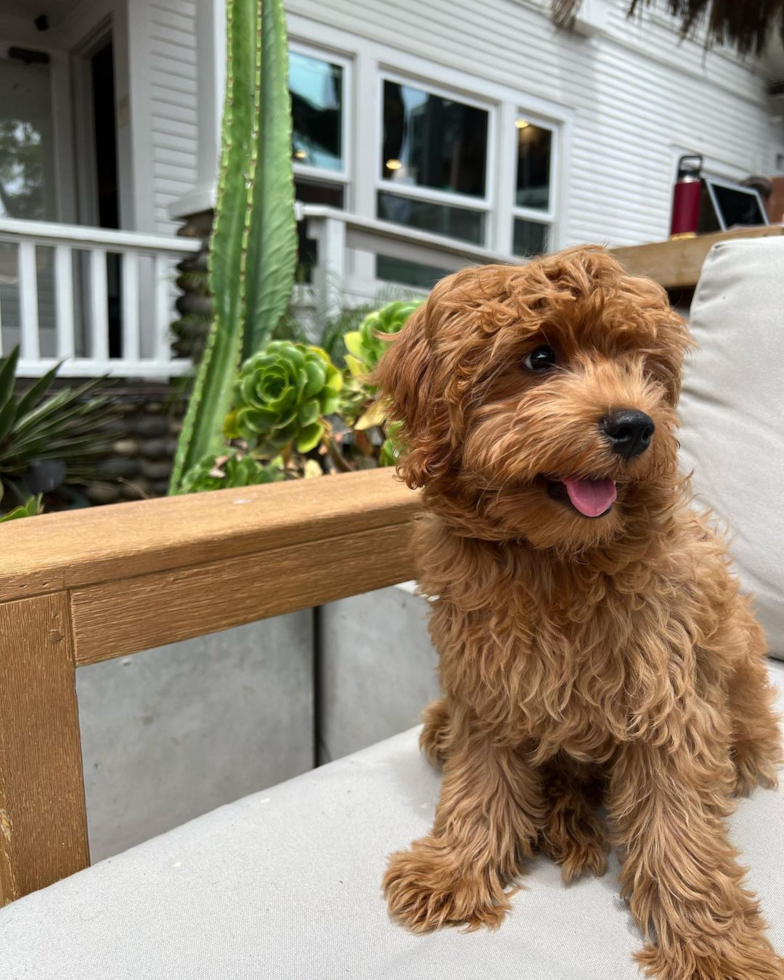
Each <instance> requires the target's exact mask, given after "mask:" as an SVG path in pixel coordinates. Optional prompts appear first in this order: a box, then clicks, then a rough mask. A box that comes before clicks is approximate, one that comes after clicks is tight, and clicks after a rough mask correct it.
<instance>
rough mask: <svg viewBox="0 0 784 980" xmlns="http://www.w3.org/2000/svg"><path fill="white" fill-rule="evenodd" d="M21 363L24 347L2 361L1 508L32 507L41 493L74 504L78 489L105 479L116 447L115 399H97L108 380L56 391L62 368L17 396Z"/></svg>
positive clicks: (52, 371)
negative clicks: (102, 468)
mask: <svg viewBox="0 0 784 980" xmlns="http://www.w3.org/2000/svg"><path fill="white" fill-rule="evenodd" d="M18 359H19V348H18V347H16V348H14V350H12V351H11V353H10V354H9V356H8V357H7V358H5V359H0V507H2V508H9V507H11V508H14V509H16V508H17V507H18V506H21V507H24V508H29V507H30V506H31V505H30V501H31V500H32V499H35V498H36V497H37V496H38V495H40V494H45V495H46V500H47V501H52V502H54V503H57V504H58V505H59V506H62V505H63V503H65V504H68V503H72V502H73V499H74V491H73V487H74V486H78V485H84V484H85V483H89V482H91V481H93V480H96V479H98V478H99V476H100V474H99V464H100V461H101V458H102V457H103V456H104V455H105V454H106V453H107V451H108V449H109V446H110V444H111V430H110V427H109V423H110V422H111V420H112V412H111V409H110V399H109V398H108V397H106V396H101V397H91V394H92V392H94V391H95V389H96V387H97V386H98V385H100V384H101V383H102V382H103V379H101V378H99V379H96V380H93V381H89V382H87V383H86V384H83V385H80V386H79V387H76V388H61V389H60V390H59V391H55V392H51V388H52V384H53V382H54V379H55V376H56V374H57V371H58V369H59V365H57V366H56V367H54V368H52V370H51V371H49V372H47V373H46V374H45V375H44V376H43V377H42V378H39V379H38V380H37V381H35V382H33V383H32V384H31V386H30V387H29V388H28V389H27V390H26V391H25V392H23V393H22V394H20V395H17V394H15V390H16V365H17V362H18ZM47 396H48V397H47ZM54 495H59V497H60V498H61V499H60V500H59V501H57V500H54ZM77 502H78V503H84V504H86V503H87V500H86V498H84V499H81V498H79V499H77ZM30 512H35V511H30ZM18 516H27V512H25V514H19V515H18Z"/></svg>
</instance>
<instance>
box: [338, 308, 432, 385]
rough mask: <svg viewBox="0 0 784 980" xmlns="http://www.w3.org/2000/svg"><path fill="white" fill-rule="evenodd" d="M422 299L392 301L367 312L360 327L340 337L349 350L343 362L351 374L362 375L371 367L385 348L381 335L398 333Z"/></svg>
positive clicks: (371, 368)
mask: <svg viewBox="0 0 784 980" xmlns="http://www.w3.org/2000/svg"><path fill="white" fill-rule="evenodd" d="M423 302H424V300H422V299H416V300H394V301H393V302H392V303H387V304H386V305H385V306H382V307H381V309H380V310H374V311H373V312H372V313H369V314H368V315H367V316H366V317H365V319H364V320H363V321H362V323H361V324H360V327H359V330H352V331H350V332H349V333H347V334H346V335H345V337H344V338H343V339H344V341H345V344H346V348H347V349H348V352H349V353H348V355H347V356H346V363H347V365H348V368H349V370H350V371H351V373H352V374H353V375H356V376H359V375H364V374H367V373H368V372H369V371H372V370H373V368H374V367H375V366H376V365H377V364H378V362H379V359H380V358H381V355H382V354H383V353H384V351H385V350H386V347H387V345H386V343H385V342H384V341H383V340H382V339H381V338H382V336H383V335H389V334H396V333H398V332H399V331H400V330H401V329H402V327H403V325H404V324H405V322H406V320H408V318H409V317H410V316H411V314H412V313H413V312H414V310H416V309H418V308H419V307H420V306H421V305H422V303H423Z"/></svg>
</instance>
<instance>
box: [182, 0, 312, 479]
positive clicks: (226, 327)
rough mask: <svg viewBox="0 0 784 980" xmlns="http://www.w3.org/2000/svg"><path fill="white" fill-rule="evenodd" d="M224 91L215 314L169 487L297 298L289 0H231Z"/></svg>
mask: <svg viewBox="0 0 784 980" xmlns="http://www.w3.org/2000/svg"><path fill="white" fill-rule="evenodd" d="M226 18H227V31H226V40H227V51H228V61H227V73H226V101H225V105H224V112H223V124H222V134H221V162H220V175H219V182H218V196H217V202H216V208H215V222H214V225H213V233H212V239H211V243H210V263H209V291H210V293H211V294H212V296H213V297H214V306H215V317H214V320H213V323H212V326H211V328H210V332H209V334H208V337H207V341H206V345H205V348H204V353H203V355H202V359H201V363H200V365H199V370H198V373H197V376H196V380H195V383H194V387H193V392H192V394H191V397H190V400H189V403H188V410H187V412H186V415H185V419H184V422H183V427H182V432H181V434H180V438H179V441H178V446H177V452H176V455H175V459H174V465H173V467H172V474H171V481H170V485H169V492H170V493H176V492H177V491H178V489H179V488H180V484H181V483H182V481H183V477H184V476H185V474H187V473H188V471H189V470H190V469H191V468H192V467H193V466H196V465H197V464H198V465H200V464H201V461H202V460H203V459H204V458H205V457H206V456H208V455H209V454H210V453H212V454H213V455H215V454H217V453H218V452H220V449H221V446H222V444H223V432H222V429H223V423H224V419H225V417H226V415H227V413H228V411H229V409H230V407H231V402H232V395H233V391H234V381H235V376H236V373H237V369H238V367H239V364H240V361H241V360H242V358H243V356H244V357H247V356H249V355H250V354H252V353H253V352H255V351H258V350H261V348H262V347H263V346H264V344H265V343H266V341H267V340H268V338H269V337H270V336H271V335H272V332H273V331H274V330H275V328H276V326H277V325H278V322H279V321H280V320H281V318H282V317H283V315H284V314H285V312H286V309H287V307H288V305H289V300H290V296H291V291H292V286H293V283H294V274H295V267H296V253H297V234H296V222H295V216H294V179H293V172H292V166H291V131H292V123H291V100H290V97H289V92H288V45H287V38H286V23H285V15H284V10H283V2H282V0H227V2H226Z"/></svg>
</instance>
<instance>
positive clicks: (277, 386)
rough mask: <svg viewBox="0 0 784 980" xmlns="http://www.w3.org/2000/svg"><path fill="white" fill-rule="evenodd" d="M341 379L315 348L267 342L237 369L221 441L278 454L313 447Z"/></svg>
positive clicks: (331, 409)
mask: <svg viewBox="0 0 784 980" xmlns="http://www.w3.org/2000/svg"><path fill="white" fill-rule="evenodd" d="M342 387H343V378H342V376H341V374H340V372H339V371H338V369H337V368H336V367H335V366H334V365H333V364H332V362H331V361H330V359H329V357H328V356H327V354H326V353H325V352H324V351H323V350H322V349H321V348H320V347H309V346H306V345H305V344H293V343H291V342H290V341H288V340H273V341H271V342H270V343H269V344H267V346H266V348H265V349H264V350H263V351H261V352H260V353H258V354H254V355H252V356H251V357H249V358H248V360H247V361H245V363H244V364H243V365H242V370H241V371H240V376H239V379H238V380H237V384H236V387H235V406H236V407H235V409H234V411H233V412H232V413H231V414H230V415H229V417H228V419H227V420H226V428H225V433H226V436H227V438H230V439H234V438H239V437H241V438H243V439H246V440H247V442H248V445H249V447H250V448H251V449H259V450H260V451H261V452H268V453H278V452H280V451H281V450H285V449H287V448H288V447H290V446H294V447H295V448H296V450H297V452H300V453H307V452H309V451H310V450H311V449H314V448H315V447H316V446H317V445H318V443H319V441H320V440H321V437H322V436H323V434H324V429H325V427H324V422H323V417H324V416H325V415H330V414H331V413H333V412H335V411H336V409H337V407H338V403H339V397H340V391H341V388H342Z"/></svg>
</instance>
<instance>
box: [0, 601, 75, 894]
mask: <svg viewBox="0 0 784 980" xmlns="http://www.w3.org/2000/svg"><path fill="white" fill-rule="evenodd" d="M70 633H71V631H70V625H69V622H68V599H67V596H66V595H65V594H62V593H61V594H59V595H49V596H40V597H38V598H35V599H24V600H21V601H19V602H7V603H4V604H2V605H0V904H7V903H8V902H11V901H13V900H14V899H16V898H20V897H21V896H22V895H27V894H28V893H29V892H32V891H35V890H36V889H38V888H43V887H44V886H46V885H50V884H51V883H52V882H54V881H57V880H58V879H59V878H64V877H65V876H66V875H70V874H73V873H74V872H75V871H79V870H81V869H82V868H85V867H87V865H88V864H89V862H90V857H89V850H88V846H87V820H86V815H85V802H84V784H83V779H82V757H81V745H80V740H79V717H78V713H77V704H76V687H75V668H74V660H73V656H72V648H71V635H70Z"/></svg>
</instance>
